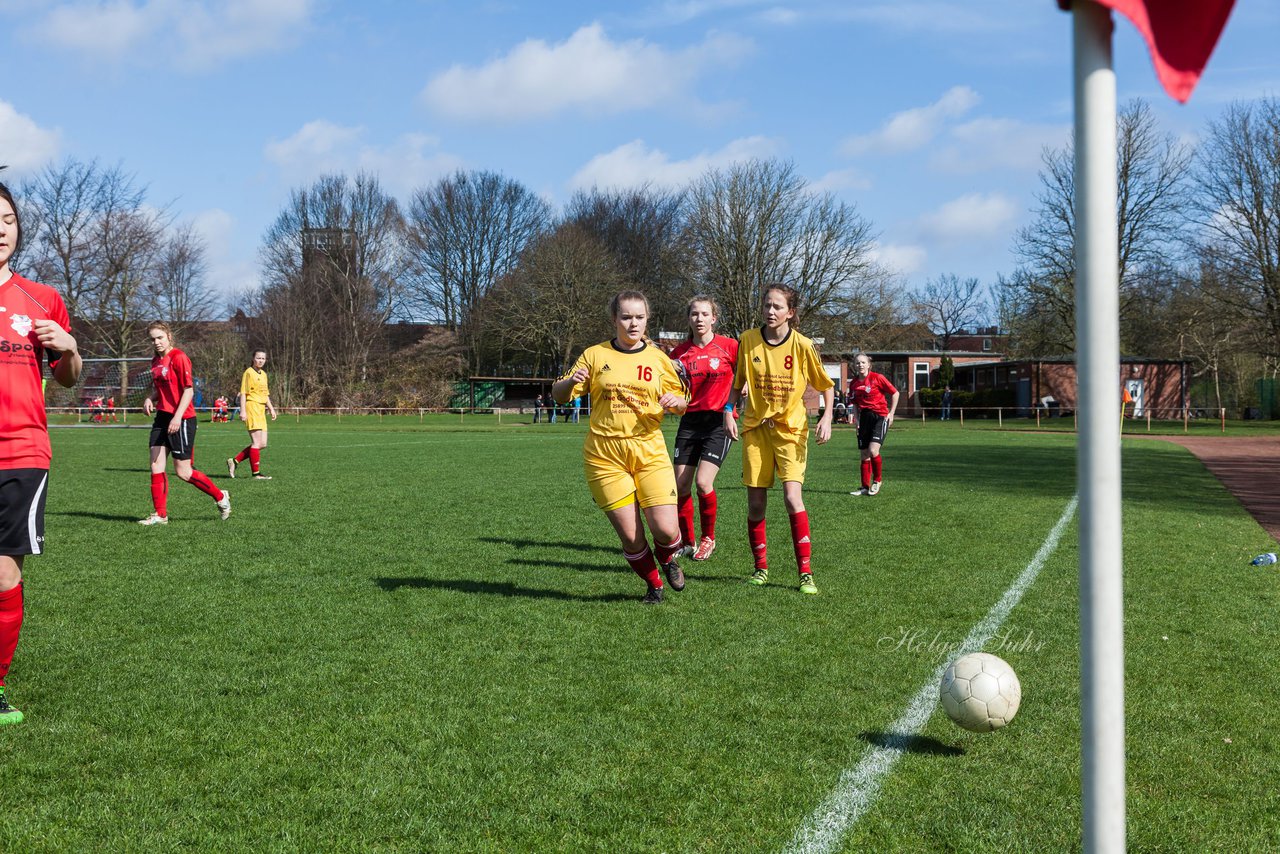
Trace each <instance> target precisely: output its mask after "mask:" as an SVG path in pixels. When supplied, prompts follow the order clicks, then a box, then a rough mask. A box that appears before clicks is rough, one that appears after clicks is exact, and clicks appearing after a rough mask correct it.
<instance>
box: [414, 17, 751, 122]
mask: <svg viewBox="0 0 1280 854" xmlns="http://www.w3.org/2000/svg"><path fill="white" fill-rule="evenodd" d="M748 49H749V43H748V42H746V41H744V40H743V39H740V38H737V37H734V36H728V35H713V36H710V37H708V38H707V39H706V40H705V41H704V42H703V43H702V44H700V45H696V46H694V47H690V48H686V49H685V50H682V51H668V50H666V49H664V48H662V47H660V46H659V45H656V44H652V43H648V42H645V41H642V40H639V39H636V40H633V41H627V42H615V41H612V40H610V38H609V37H608V35H606V34H605V31H604V28H603V27H601V26H600V25H599V24H590V25H588V26H585V27H582V28H581V29H579V30H578V31H577V32H575V33H574V34H573V35H571V36H570V37H569V38H568V39H567V40H565V41H563V42H560V43H558V44H548V43H547V42H545V41H542V40H540V39H529V40H527V41H525V42H522V43H520V44H518V45H516V46H515V47H514V48H512V50H511V52H510V53H508V54H507V55H506V56H503V57H500V58H498V59H495V60H494V61H492V62H490V63H488V64H487V65H483V66H480V67H478V68H467V67H464V66H462V65H454V66H452V67H451V68H449V69H448V70H447V71H444V72H442V73H440V74H438V75H436V76H435V77H433V78H432V79H431V80H430V81H429V82H428V83H427V86H426V88H425V89H423V91H422V100H423V101H424V103H426V104H427V106H429V107H431V108H432V109H434V110H437V111H439V112H440V113H443V114H446V115H450V116H454V117H456V118H462V119H482V120H511V119H526V118H534V117H540V116H550V115H554V114H556V113H560V112H564V111H566V110H585V111H590V112H592V113H597V114H598V113H619V112H624V111H627V110H635V109H643V108H646V107H652V106H655V105H658V104H666V103H670V102H672V101H679V100H681V99H685V100H692V99H691V97H690V96H688V95H686V92H687V90H688V89H689V87H690V85H691V84H692V82H693V81H694V79H696V78H697V76H698V75H699V74H700V73H702V71H703V70H704V69H706V68H710V67H717V66H731V65H733V64H734V63H736V62H737V60H738V59H739V58H740V57H741V56H742V55H743V54H744V53H745V52H746V51H747V50H748Z"/></svg>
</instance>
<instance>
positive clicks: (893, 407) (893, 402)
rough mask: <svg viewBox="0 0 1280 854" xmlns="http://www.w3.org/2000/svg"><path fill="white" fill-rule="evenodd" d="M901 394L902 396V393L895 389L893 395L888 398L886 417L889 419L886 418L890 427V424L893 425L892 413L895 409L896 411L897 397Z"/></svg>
mask: <svg viewBox="0 0 1280 854" xmlns="http://www.w3.org/2000/svg"><path fill="white" fill-rule="evenodd" d="M901 396H902V393H901V392H897V391H895V392H894V393H893V397H892V398H890V399H889V415H888V419H889V420H888V424H889V426H890V427H892V426H893V413H895V412H897V411H898V398H899V397H901Z"/></svg>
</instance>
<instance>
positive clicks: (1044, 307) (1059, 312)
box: [1001, 101, 1192, 354]
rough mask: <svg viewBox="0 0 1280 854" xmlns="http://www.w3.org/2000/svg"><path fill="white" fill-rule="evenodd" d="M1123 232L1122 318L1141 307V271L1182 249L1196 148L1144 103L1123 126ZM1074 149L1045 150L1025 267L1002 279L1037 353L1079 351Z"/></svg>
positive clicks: (1017, 321)
mask: <svg viewBox="0 0 1280 854" xmlns="http://www.w3.org/2000/svg"><path fill="white" fill-rule="evenodd" d="M1116 137H1117V140H1116V145H1117V175H1116V180H1117V227H1118V238H1119V249H1120V259H1119V261H1120V264H1119V267H1120V269H1119V276H1120V315H1121V320H1122V322H1123V320H1124V318H1125V317H1126V316H1127V315H1128V314H1129V313H1130V312H1132V311H1134V310H1135V308H1136V302H1135V299H1134V298H1135V295H1136V294H1137V293H1138V291H1139V287H1138V286H1139V284H1140V281H1139V277H1140V274H1141V271H1142V270H1143V269H1146V268H1147V267H1148V266H1149V265H1150V264H1152V263H1155V262H1157V261H1159V260H1161V259H1162V258H1164V257H1166V256H1168V255H1169V254H1172V253H1174V252H1176V251H1177V247H1178V239H1179V237H1180V234H1181V232H1182V231H1183V228H1184V225H1185V218H1184V217H1185V212H1186V207H1187V196H1186V192H1185V189H1184V186H1183V180H1182V179H1183V177H1184V175H1185V173H1186V171H1187V168H1188V166H1189V164H1190V162H1191V157H1192V150H1191V148H1190V147H1189V146H1187V145H1186V144H1184V143H1182V142H1179V141H1178V140H1177V139H1175V138H1174V137H1173V136H1172V135H1171V134H1162V133H1160V132H1159V130H1158V128H1157V126H1156V119H1155V116H1154V115H1153V114H1152V112H1151V109H1150V107H1148V106H1147V104H1146V103H1145V102H1143V101H1132V102H1130V103H1129V104H1127V105H1126V106H1125V108H1124V109H1123V110H1121V112H1120V114H1119V116H1118V124H1117V134H1116ZM1074 156H1075V155H1074V151H1073V149H1072V146H1071V145H1069V144H1068V145H1067V146H1065V147H1063V148H1060V149H1055V150H1047V151H1046V152H1045V153H1044V155H1043V161H1044V169H1043V170H1042V171H1041V173H1040V184H1041V187H1040V192H1039V193H1038V194H1037V202H1038V205H1039V207H1038V209H1037V211H1036V219H1035V222H1033V223H1032V224H1031V225H1030V226H1027V227H1026V228H1023V229H1022V230H1020V231H1019V232H1018V235H1017V237H1016V252H1017V254H1018V256H1019V259H1020V261H1021V263H1022V270H1021V271H1020V273H1019V274H1018V275H1015V276H1013V277H1011V278H1009V279H1006V280H1004V281H1003V282H1002V283H1001V288H1002V289H1004V290H1006V292H1007V291H1008V290H1009V289H1016V290H1018V291H1020V292H1021V293H1018V294H1012V293H1006V295H1005V296H1006V300H1007V303H1006V304H1007V305H1012V306H1017V308H1018V312H1017V313H1016V314H1015V315H1014V316H1013V317H1012V318H1011V319H1012V321H1013V325H1014V328H1013V331H1014V333H1015V335H1017V337H1018V338H1019V339H1020V340H1021V341H1022V342H1023V344H1024V345H1027V346H1029V347H1034V352H1038V353H1040V354H1045V353H1064V352H1071V351H1073V350H1074V349H1075V277H1076V269H1075V211H1074V209H1073V201H1074V195H1075V174H1074Z"/></svg>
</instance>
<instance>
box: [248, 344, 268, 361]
mask: <svg viewBox="0 0 1280 854" xmlns="http://www.w3.org/2000/svg"><path fill="white" fill-rule="evenodd" d="M259 353H261V354H262V355H263V356H266V355H267V351H266V348H264V347H256V348H254V350H253V352H252V353H250V354H249V361H251V362H252V361H253V360H254V359H255V358H257V356H258V354H259Z"/></svg>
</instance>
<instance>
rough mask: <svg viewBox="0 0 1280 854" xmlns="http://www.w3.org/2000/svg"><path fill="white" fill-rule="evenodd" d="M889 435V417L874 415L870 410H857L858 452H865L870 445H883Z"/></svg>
mask: <svg viewBox="0 0 1280 854" xmlns="http://www.w3.org/2000/svg"><path fill="white" fill-rule="evenodd" d="M888 435H889V416H887V415H876V414H875V413H874V412H872V411H871V410H870V409H859V410H858V450H860V451H865V450H866V449H867V448H870V447H871V445H872V444H873V443H874V444H877V445H883V444H884V440H885V438H886V437H887V436H888Z"/></svg>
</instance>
